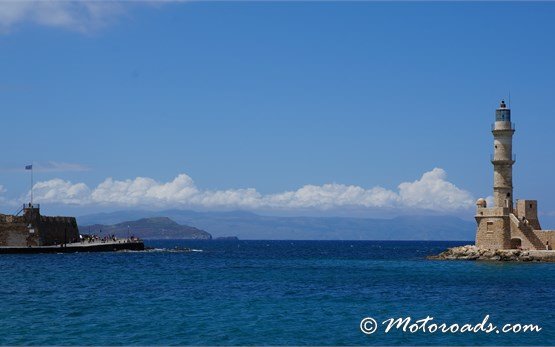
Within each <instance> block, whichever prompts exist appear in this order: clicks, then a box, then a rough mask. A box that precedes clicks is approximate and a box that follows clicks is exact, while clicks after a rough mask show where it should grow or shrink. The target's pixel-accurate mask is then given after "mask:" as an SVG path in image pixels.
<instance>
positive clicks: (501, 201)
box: [475, 101, 555, 250]
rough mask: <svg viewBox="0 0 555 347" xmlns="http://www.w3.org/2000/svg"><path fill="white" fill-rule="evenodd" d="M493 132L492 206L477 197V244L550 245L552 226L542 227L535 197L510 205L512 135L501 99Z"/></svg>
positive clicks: (539, 247)
mask: <svg viewBox="0 0 555 347" xmlns="http://www.w3.org/2000/svg"><path fill="white" fill-rule="evenodd" d="M491 132H492V133H493V155H492V156H491V163H492V164H493V206H491V207H488V206H487V202H486V199H484V198H480V199H478V200H477V201H476V215H475V218H476V222H477V224H478V229H477V230H476V246H478V247H480V248H487V249H509V248H513V249H515V248H523V249H534V250H546V249H552V248H551V247H553V246H552V245H554V244H555V230H542V228H541V226H540V222H539V220H538V203H537V201H536V200H525V199H520V200H516V206H515V207H513V164H514V163H515V157H514V156H513V135H514V133H515V127H514V124H513V123H511V110H510V109H508V108H507V105H505V102H504V101H501V104H500V105H499V108H498V109H497V110H495V122H494V123H493V125H492V129H491Z"/></svg>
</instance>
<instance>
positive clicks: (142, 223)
mask: <svg viewBox="0 0 555 347" xmlns="http://www.w3.org/2000/svg"><path fill="white" fill-rule="evenodd" d="M79 230H80V232H81V234H96V235H100V236H105V235H112V234H114V235H116V236H118V237H127V236H128V234H129V236H131V235H132V236H138V237H140V238H142V239H192V240H211V239H212V235H210V234H209V233H207V232H206V231H204V230H201V229H197V228H195V227H190V226H188V225H180V224H177V223H176V222H174V221H173V220H171V219H170V218H168V217H150V218H141V219H138V220H135V221H125V222H121V223H117V224H110V225H106V224H92V225H84V226H79Z"/></svg>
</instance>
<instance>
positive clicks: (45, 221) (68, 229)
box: [38, 216, 79, 245]
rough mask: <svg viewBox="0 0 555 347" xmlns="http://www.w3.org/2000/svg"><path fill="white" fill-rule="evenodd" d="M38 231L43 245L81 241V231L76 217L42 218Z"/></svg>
mask: <svg viewBox="0 0 555 347" xmlns="http://www.w3.org/2000/svg"><path fill="white" fill-rule="evenodd" d="M38 230H39V233H40V236H41V239H42V242H43V245H58V244H62V243H69V242H76V241H79V229H78V228H77V220H76V219H75V218H74V217H45V216H40V220H39V222H38Z"/></svg>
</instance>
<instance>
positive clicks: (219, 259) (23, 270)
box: [0, 241, 555, 345]
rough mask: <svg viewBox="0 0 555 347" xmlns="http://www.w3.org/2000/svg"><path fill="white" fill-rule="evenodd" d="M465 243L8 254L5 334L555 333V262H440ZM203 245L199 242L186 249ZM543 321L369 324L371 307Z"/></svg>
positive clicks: (0, 293)
mask: <svg viewBox="0 0 555 347" xmlns="http://www.w3.org/2000/svg"><path fill="white" fill-rule="evenodd" d="M457 244H461V243H456V242H371V241H368V242H364V241H363V242H359V241H352V242H351V241H291V242H290V241H212V242H207V241H195V242H191V241H150V242H147V245H149V246H153V247H156V248H158V249H157V250H153V251H147V252H136V253H104V254H85V253H83V254H52V255H48V254H46V255H2V256H0V272H1V273H0V279H1V285H0V317H1V318H0V344H2V345H21V344H26V345H27V344H35V345H70V344H71V345H73V344H79V345H253V344H257V345H290V344H295V345H363V344H365V345H366V344H368V345H400V344H410V345H430V344H443V345H445V344H450V345H468V344H474V345H477V344H485V345H515V344H518V345H553V344H554V343H555V264H509V263H484V262H462V261H457V262H443V261H429V260H425V259H424V257H425V256H426V255H429V254H433V253H438V252H439V251H441V250H443V249H444V248H446V247H449V246H454V245H457ZM174 247H191V248H194V249H196V250H199V251H194V252H183V251H173V250H172V249H173V248H174ZM488 314H489V315H490V322H493V323H494V324H496V325H500V326H501V325H503V324H505V323H512V324H516V323H521V324H528V323H532V324H538V325H540V326H541V327H542V331H541V332H539V333H519V334H515V333H511V334H502V333H501V334H495V333H491V334H485V333H477V334H473V333H464V334H461V333H458V334H441V333H437V332H436V333H434V334H430V333H422V332H417V333H414V334H411V333H402V332H395V333H391V332H390V333H388V334H385V333H384V332H383V326H381V325H380V327H379V328H378V332H376V333H375V334H373V335H368V336H367V335H364V334H362V332H361V331H360V330H359V324H360V320H361V319H362V318H364V317H368V316H370V317H374V318H375V319H376V320H377V321H378V322H381V321H383V320H385V319H387V318H390V317H409V316H410V317H412V318H413V319H421V318H425V317H426V316H431V317H434V321H437V322H439V323H442V322H445V323H448V324H453V323H458V324H461V325H462V324H465V323H470V324H476V323H479V322H481V321H482V320H483V319H484V316H485V315H488Z"/></svg>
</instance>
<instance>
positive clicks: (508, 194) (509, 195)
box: [507, 193, 532, 207]
mask: <svg viewBox="0 0 555 347" xmlns="http://www.w3.org/2000/svg"><path fill="white" fill-rule="evenodd" d="M507 197H508V198H510V197H511V193H507ZM530 207H532V206H530Z"/></svg>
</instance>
